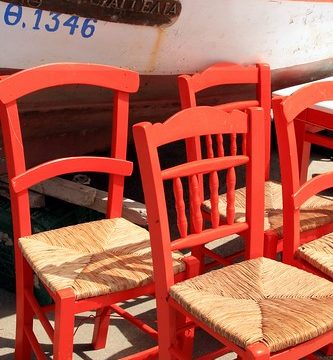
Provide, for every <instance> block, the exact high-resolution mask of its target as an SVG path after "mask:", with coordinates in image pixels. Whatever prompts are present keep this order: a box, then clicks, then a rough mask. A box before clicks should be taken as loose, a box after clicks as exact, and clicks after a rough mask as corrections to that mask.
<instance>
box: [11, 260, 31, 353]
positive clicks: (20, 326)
mask: <svg viewBox="0 0 333 360" xmlns="http://www.w3.org/2000/svg"><path fill="white" fill-rule="evenodd" d="M25 289H26V290H25ZM28 289H29V290H30V291H31V292H32V291H33V273H32V270H31V268H30V266H29V265H28V264H27V262H26V260H25V259H24V258H23V257H20V259H19V260H16V336H15V359H16V360H21V359H30V358H31V354H32V347H31V344H30V341H29V339H28V337H27V335H26V332H25V331H26V330H28V329H29V330H31V331H32V328H33V317H34V312H33V310H32V309H31V306H30V304H29V303H28V301H27V299H26V296H25V291H28Z"/></svg>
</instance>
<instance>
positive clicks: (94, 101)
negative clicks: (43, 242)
mask: <svg viewBox="0 0 333 360" xmlns="http://www.w3.org/2000/svg"><path fill="white" fill-rule="evenodd" d="M332 30H333V2H332V1H328V0H326V1H325V0H322V1H314V0H313V1H293V0H246V1H244V0H209V1H203V0H20V1H19V0H6V1H0V41H1V53H0V68H1V73H3V74H5V73H10V72H12V71H16V70H17V69H24V68H28V67H32V66H36V65H40V64H45V63H50V62H77V61H80V62H94V63H101V64H109V65H114V66H119V67H124V68H129V69H133V70H136V71H138V72H139V73H140V75H141V87H140V91H139V93H138V94H137V95H135V96H133V97H132V105H133V108H134V109H135V110H133V111H132V114H131V120H132V121H133V122H136V121H138V120H142V119H145V120H159V119H161V118H165V117H166V116H169V115H170V114H171V113H173V112H174V111H176V110H177V109H178V108H179V102H178V93H177V82H176V77H177V75H178V74H191V73H194V72H197V71H201V70H203V69H204V68H205V67H207V66H209V65H211V64H213V63H216V62H220V61H228V62H237V63H242V64H244V63H255V62H266V63H268V64H270V66H271V69H272V80H273V89H278V88H282V87H286V86H291V85H295V84H298V83H301V82H306V81H311V80H316V79H318V78H321V77H324V76H328V75H331V74H332V73H333V37H332ZM240 92H242V90H241V89H240V90H239V89H238V90H237V94H238V93H240ZM69 94H70V96H69V95H68V94H64V95H61V94H58V93H57V91H56V90H54V89H52V90H51V91H50V93H47V94H46V95H44V98H43V100H46V101H41V99H42V98H41V96H42V95H39V94H38V96H37V95H36V96H35V97H34V96H32V97H30V98H29V99H28V101H27V102H25V103H24V104H23V110H22V111H24V112H25V118H26V120H27V121H29V126H28V131H27V137H28V138H31V139H32V140H31V141H32V143H33V142H34V141H35V142H36V145H32V146H31V148H32V149H35V150H34V151H35V152H36V156H37V155H38V154H39V155H40V150H39V146H40V143H39V141H37V139H40V138H41V136H40V135H43V136H42V141H44V142H45V136H51V135H52V137H54V136H55V134H58V135H59V136H63V138H64V139H65V136H64V133H65V132H66V134H67V137H68V139H70V140H69V141H68V145H67V146H68V148H70V147H74V146H75V148H77V145H78V142H77V141H73V138H74V135H75V132H76V131H78V129H81V130H80V131H81V134H80V136H81V139H82V149H81V150H80V151H82V152H86V151H95V150H100V149H102V148H103V146H104V141H103V137H104V136H105V135H104V134H105V130H104V126H105V123H106V118H107V117H106V113H105V107H106V106H105V104H106V103H107V102H108V101H109V96H108V94H105V93H103V92H96V91H95V90H91V89H86V90H85V91H83V92H80V93H77V92H75V91H71V90H69ZM234 95H235V92H234V93H231V94H230V97H233V96H234ZM210 96H214V94H210ZM42 103H43V105H41V104H42ZM82 104H84V106H83V105H82ZM59 111H62V112H65V113H67V115H68V116H69V117H71V119H74V120H75V119H76V120H77V119H78V118H80V121H83V124H85V125H84V126H83V127H82V125H81V127H78V125H77V122H76V121H74V120H72V121H71V127H70V126H69V125H68V123H67V124H66V123H65V122H64V123H63V124H62V125H63V126H60V127H59V128H57V129H54V128H52V127H50V126H46V128H47V130H49V131H52V133H51V132H50V133H49V134H48V133H47V132H45V131H44V130H41V129H42V126H41V124H42V123H43V122H45V121H46V119H47V120H48V121H52V117H54V116H55V117H58V116H59ZM38 112H39V114H36V113H38ZM46 112H47V115H48V116H45V114H46ZM78 113H79V114H80V116H78V115H77V114H78ZM32 118H33V119H34V120H33V121H32ZM97 118H98V119H99V120H96V119H97ZM30 120H31V123H30ZM32 123H33V124H34V125H32ZM92 123H93V124H94V126H93V127H89V126H88V124H92ZM87 129H89V130H87ZM89 132H90V133H89ZM84 134H85V135H84ZM85 136H87V138H90V139H94V141H85V140H84V137H85ZM51 142H52V141H50V143H51ZM50 146H51V145H50ZM50 151H56V149H53V150H52V149H51V150H50Z"/></svg>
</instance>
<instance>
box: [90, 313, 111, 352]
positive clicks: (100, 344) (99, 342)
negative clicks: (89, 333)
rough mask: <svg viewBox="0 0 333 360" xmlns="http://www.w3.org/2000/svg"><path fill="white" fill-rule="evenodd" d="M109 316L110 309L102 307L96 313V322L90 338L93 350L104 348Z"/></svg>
mask: <svg viewBox="0 0 333 360" xmlns="http://www.w3.org/2000/svg"><path fill="white" fill-rule="evenodd" d="M110 315H111V308H110V307H104V308H102V309H98V310H97V311H96V320H95V325H94V333H93V338H92V345H93V348H94V349H95V350H99V349H103V348H105V345H106V339H107V335H108V330H109V324H110Z"/></svg>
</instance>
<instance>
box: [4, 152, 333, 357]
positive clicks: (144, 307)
mask: <svg viewBox="0 0 333 360" xmlns="http://www.w3.org/2000/svg"><path fill="white" fill-rule="evenodd" d="M330 156H331V154H324V155H323V154H321V155H320V154H319V155H317V156H316V157H315V158H314V159H313V161H312V163H311V167H310V176H311V174H316V173H319V172H321V171H327V170H329V169H330V170H333V162H332V161H329V158H330ZM276 161H277V160H276V159H273V164H272V166H273V167H274V168H275V169H278V166H277V163H276ZM273 177H275V178H277V177H278V174H277V173H276V172H275V176H273ZM240 244H241V242H240V241H239V238H236V239H234V240H230V241H228V244H226V246H225V247H226V248H230V250H234V249H235V248H238V247H240V246H241V245H240ZM220 245H221V244H217V246H220ZM225 247H224V250H225ZM0 261H1V259H0ZM125 308H127V309H128V310H129V311H130V312H132V313H133V314H136V315H139V317H140V318H141V319H143V320H146V321H148V323H149V324H150V325H152V326H155V325H156V324H155V310H154V308H155V303H154V300H152V299H148V298H139V299H137V300H133V301H130V302H127V303H126V304H125ZM91 315H92V314H90V313H87V314H81V315H79V316H78V317H77V322H76V325H77V326H78V328H77V331H76V333H75V345H74V353H75V354H74V357H73V358H74V359H75V360H118V359H121V358H122V357H125V356H128V355H130V354H133V353H135V352H137V351H140V350H143V349H146V348H149V347H151V346H154V345H155V342H154V341H153V340H152V339H151V338H149V336H148V335H145V334H143V333H142V332H141V331H139V330H137V329H136V328H135V327H133V326H132V325H130V324H129V323H127V322H126V321H125V320H123V319H121V318H120V317H119V316H117V315H114V316H112V319H111V322H110V327H109V335H108V343H107V346H106V348H105V349H103V350H99V351H92V350H91V348H90V345H89V343H90V341H91V335H92V324H93V321H92V318H91V317H90V316H91ZM36 332H37V333H38V337H39V339H40V340H39V341H40V342H41V344H43V348H44V350H45V352H46V354H49V353H51V352H52V348H51V346H50V342H49V341H48V338H47V336H46V335H45V333H44V331H43V330H42V329H41V328H40V327H38V324H36ZM196 336H197V340H198V341H197V342H196V347H195V354H196V355H198V354H202V353H203V352H206V351H207V350H209V349H214V348H217V346H218V344H217V342H216V341H215V340H214V339H213V338H211V337H210V336H208V335H207V334H205V333H204V332H198V333H197V335H196ZM14 344H15V295H14V294H13V293H9V292H7V291H5V290H3V289H0V359H2V360H11V359H13V358H14V355H13V353H14ZM48 358H49V359H51V358H52V357H51V356H50V357H48ZM235 358H236V356H235V354H228V355H225V356H222V357H220V358H219V359H223V360H231V359H235ZM321 358H322V359H333V357H324V356H322V357H321ZM22 360H28V359H22ZM291 360H292V359H291Z"/></svg>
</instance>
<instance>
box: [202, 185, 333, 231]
mask: <svg viewBox="0 0 333 360" xmlns="http://www.w3.org/2000/svg"><path fill="white" fill-rule="evenodd" d="M245 190H246V188H245V187H243V188H239V189H237V190H236V192H235V211H236V215H235V221H236V222H243V221H245V199H246V194H245ZM332 200H333V199H332V198H331V197H327V196H318V195H316V196H313V197H312V198H311V199H309V200H308V201H307V202H306V203H305V204H304V205H303V206H302V207H301V213H300V220H301V223H300V224H301V231H302V232H303V231H307V230H312V229H315V228H317V227H319V226H322V225H325V224H328V223H330V222H332V221H333V201H332ZM226 205H227V199H226V195H225V194H222V195H220V196H219V211H220V215H221V218H222V219H225V217H226ZM203 210H204V211H206V212H210V210H211V207H210V201H209V200H207V201H205V202H204V203H203ZM264 216H265V218H264V229H265V231H267V230H272V231H274V232H276V233H277V234H278V236H279V237H280V238H282V235H283V213H282V186H281V184H280V183H278V182H275V181H266V182H265V215H264Z"/></svg>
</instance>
